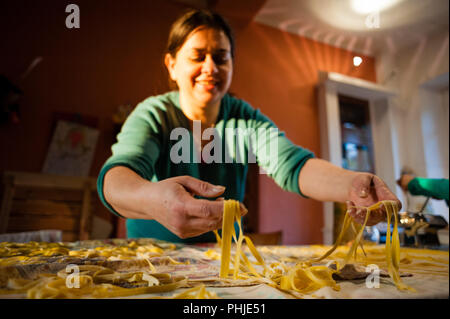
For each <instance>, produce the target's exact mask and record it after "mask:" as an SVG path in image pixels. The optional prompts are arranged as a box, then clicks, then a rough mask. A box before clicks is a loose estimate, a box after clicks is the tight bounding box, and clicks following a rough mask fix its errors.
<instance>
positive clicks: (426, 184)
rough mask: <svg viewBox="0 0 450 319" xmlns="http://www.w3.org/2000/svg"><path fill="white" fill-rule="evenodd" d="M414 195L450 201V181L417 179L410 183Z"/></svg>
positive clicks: (443, 179)
mask: <svg viewBox="0 0 450 319" xmlns="http://www.w3.org/2000/svg"><path fill="white" fill-rule="evenodd" d="M408 191H409V192H410V193H411V194H412V195H422V196H429V197H433V198H437V199H445V200H447V201H448V200H449V181H448V179H446V178H423V177H415V178H413V179H412V180H411V181H410V182H409V183H408Z"/></svg>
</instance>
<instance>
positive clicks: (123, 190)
mask: <svg viewBox="0 0 450 319" xmlns="http://www.w3.org/2000/svg"><path fill="white" fill-rule="evenodd" d="M103 190H104V195H105V199H106V201H107V202H108V203H109V204H110V205H111V206H112V207H113V208H114V209H115V210H116V211H117V212H118V213H119V214H121V215H122V216H123V217H126V218H133V219H154V220H156V221H158V222H159V223H160V224H162V225H163V226H165V227H166V228H167V229H169V230H170V231H171V232H173V233H174V234H175V235H177V236H178V237H181V238H187V237H194V236H198V235H201V234H203V233H206V232H208V231H211V230H215V229H219V228H221V226H222V215H223V202H222V201H221V200H223V198H217V199H218V200H216V201H211V200H207V199H197V198H195V197H194V195H199V196H202V197H205V198H214V197H218V196H220V195H222V194H223V192H224V191H225V187H223V186H216V185H212V184H210V183H207V182H204V181H201V180H199V179H197V178H194V177H191V176H177V177H172V178H167V179H164V180H162V181H159V182H149V181H148V180H146V179H144V178H142V177H141V176H139V175H138V174H136V172H134V171H133V170H131V169H129V168H127V167H123V166H116V167H113V168H111V169H110V170H109V171H108V172H107V173H106V174H105V179H104V187H103ZM246 213H247V209H246V208H245V206H244V205H243V204H242V203H241V215H242V216H243V215H245V214H246Z"/></svg>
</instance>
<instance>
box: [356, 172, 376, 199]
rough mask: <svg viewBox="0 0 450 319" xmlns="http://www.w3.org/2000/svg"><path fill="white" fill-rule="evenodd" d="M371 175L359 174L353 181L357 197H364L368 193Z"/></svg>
mask: <svg viewBox="0 0 450 319" xmlns="http://www.w3.org/2000/svg"><path fill="white" fill-rule="evenodd" d="M372 178H373V177H372V176H371V175H366V174H364V175H362V174H361V175H359V176H358V177H357V178H356V180H355V183H354V187H355V190H356V194H357V196H358V197H361V198H366V197H368V196H369V194H370V187H371V186H372Z"/></svg>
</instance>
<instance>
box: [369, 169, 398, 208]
mask: <svg viewBox="0 0 450 319" xmlns="http://www.w3.org/2000/svg"><path fill="white" fill-rule="evenodd" d="M373 184H374V187H375V192H376V194H377V197H378V200H392V201H395V202H396V203H397V206H398V209H399V210H400V209H402V203H401V202H400V200H399V199H398V198H397V196H395V195H394V193H392V191H391V190H390V189H389V187H387V185H386V183H385V182H383V180H382V179H381V178H379V177H378V176H374V178H373Z"/></svg>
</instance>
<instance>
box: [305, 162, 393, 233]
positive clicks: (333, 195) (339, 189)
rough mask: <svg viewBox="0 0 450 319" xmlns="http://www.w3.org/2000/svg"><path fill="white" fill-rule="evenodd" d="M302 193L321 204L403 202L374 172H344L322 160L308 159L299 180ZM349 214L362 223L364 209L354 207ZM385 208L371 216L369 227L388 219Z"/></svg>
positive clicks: (365, 204)
mask: <svg viewBox="0 0 450 319" xmlns="http://www.w3.org/2000/svg"><path fill="white" fill-rule="evenodd" d="M298 183H299V188H300V190H301V192H302V193H303V194H304V195H306V196H308V197H310V198H312V199H316V200H319V201H333V202H346V203H347V206H348V207H349V208H350V207H351V206H358V207H368V206H371V205H373V204H375V203H377V202H379V201H382V200H393V201H396V202H397V204H398V206H399V209H400V208H401V203H400V201H399V200H398V198H397V197H396V196H395V195H394V194H393V193H392V192H391V190H390V189H389V188H388V187H387V185H386V184H385V183H384V182H383V181H382V180H381V179H380V178H379V177H378V176H376V175H374V174H371V173H363V172H354V171H349V170H346V169H343V168H341V167H338V166H336V165H333V164H331V163H330V162H327V161H325V160H322V159H318V158H312V159H309V160H308V161H307V162H306V163H305V165H304V166H303V168H302V170H301V171H300V174H299V178H298ZM349 213H350V215H351V216H352V217H353V218H355V220H356V221H358V222H360V223H362V222H363V221H364V218H365V214H366V212H365V210H363V209H355V208H351V209H350V211H349ZM385 218H386V215H385V212H384V210H383V209H379V210H376V211H374V212H372V213H371V215H370V218H369V220H368V222H367V225H375V224H377V223H379V222H380V221H383V220H385Z"/></svg>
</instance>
